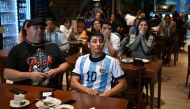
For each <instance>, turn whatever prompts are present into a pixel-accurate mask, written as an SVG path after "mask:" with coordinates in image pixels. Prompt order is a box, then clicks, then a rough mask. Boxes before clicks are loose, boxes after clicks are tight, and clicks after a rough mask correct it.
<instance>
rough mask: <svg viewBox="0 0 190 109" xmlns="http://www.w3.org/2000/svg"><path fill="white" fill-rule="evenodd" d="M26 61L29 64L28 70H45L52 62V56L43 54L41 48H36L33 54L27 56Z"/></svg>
mask: <svg viewBox="0 0 190 109" xmlns="http://www.w3.org/2000/svg"><path fill="white" fill-rule="evenodd" d="M27 63H28V65H29V71H30V72H33V71H39V72H47V71H48V70H49V69H50V65H51V63H52V57H51V56H48V55H47V54H44V52H43V50H42V49H41V48H38V49H37V50H36V53H35V54H34V55H33V56H31V57H28V59H27Z"/></svg>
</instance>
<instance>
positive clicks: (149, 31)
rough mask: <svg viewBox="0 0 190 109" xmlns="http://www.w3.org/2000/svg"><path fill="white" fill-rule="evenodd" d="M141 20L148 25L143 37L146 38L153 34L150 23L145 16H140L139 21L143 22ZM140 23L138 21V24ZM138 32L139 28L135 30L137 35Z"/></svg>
mask: <svg viewBox="0 0 190 109" xmlns="http://www.w3.org/2000/svg"><path fill="white" fill-rule="evenodd" d="M143 21H145V22H146V23H147V26H148V29H147V32H146V36H145V38H146V39H148V37H149V36H150V35H153V34H152V31H151V27H150V24H149V22H148V20H147V19H146V18H141V20H140V23H141V22H143ZM140 23H139V25H140ZM139 25H138V27H139ZM138 34H139V29H138V30H137V35H138Z"/></svg>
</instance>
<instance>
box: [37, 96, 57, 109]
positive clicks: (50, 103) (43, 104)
mask: <svg viewBox="0 0 190 109" xmlns="http://www.w3.org/2000/svg"><path fill="white" fill-rule="evenodd" d="M60 104H61V100H59V99H57V98H53V97H51V98H50V97H48V98H46V99H43V100H40V101H38V102H37V103H36V107H38V108H43V109H47V108H50V107H55V106H58V105H60Z"/></svg>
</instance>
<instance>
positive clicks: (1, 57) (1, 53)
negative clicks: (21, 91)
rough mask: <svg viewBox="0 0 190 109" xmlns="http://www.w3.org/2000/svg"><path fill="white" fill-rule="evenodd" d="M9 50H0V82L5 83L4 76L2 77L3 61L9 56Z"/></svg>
mask: <svg viewBox="0 0 190 109" xmlns="http://www.w3.org/2000/svg"><path fill="white" fill-rule="evenodd" d="M9 51H10V49H8V48H4V49H2V50H0V77H1V78H0V80H1V82H5V79H4V75H3V70H4V66H5V61H6V59H7V56H8V54H9Z"/></svg>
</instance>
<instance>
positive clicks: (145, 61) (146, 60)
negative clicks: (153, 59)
mask: <svg viewBox="0 0 190 109" xmlns="http://www.w3.org/2000/svg"><path fill="white" fill-rule="evenodd" d="M142 61H143V62H144V63H148V62H150V60H148V59H142Z"/></svg>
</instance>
